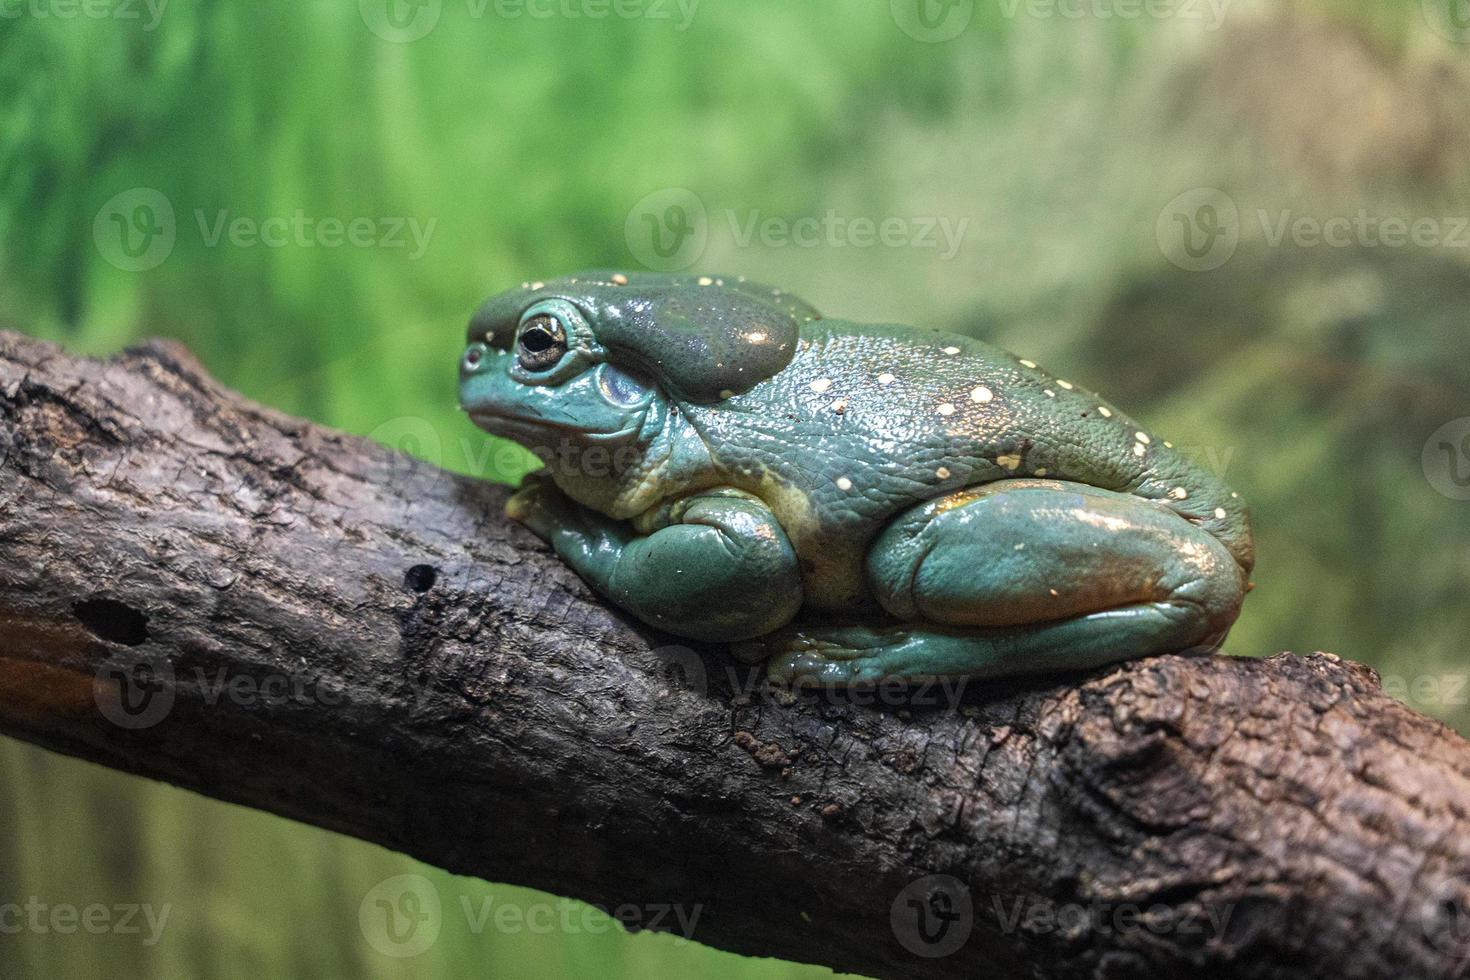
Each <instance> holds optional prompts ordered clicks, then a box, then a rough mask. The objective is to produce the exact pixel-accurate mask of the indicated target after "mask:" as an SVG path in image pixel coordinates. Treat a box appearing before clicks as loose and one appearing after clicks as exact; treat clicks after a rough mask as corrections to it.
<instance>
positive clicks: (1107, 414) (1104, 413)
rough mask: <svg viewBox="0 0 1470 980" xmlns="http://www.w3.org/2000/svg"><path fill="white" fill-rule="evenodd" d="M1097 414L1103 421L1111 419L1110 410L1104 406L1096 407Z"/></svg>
mask: <svg viewBox="0 0 1470 980" xmlns="http://www.w3.org/2000/svg"><path fill="white" fill-rule="evenodd" d="M1097 414H1099V415H1101V416H1102V417H1103V418H1105V419H1110V418H1112V417H1113V413H1112V410H1111V409H1109V408H1108V406H1106V405H1099V406H1097Z"/></svg>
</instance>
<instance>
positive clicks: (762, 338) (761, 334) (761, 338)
mask: <svg viewBox="0 0 1470 980" xmlns="http://www.w3.org/2000/svg"><path fill="white" fill-rule="evenodd" d="M745 339H746V340H748V341H750V342H751V343H752V344H764V343H765V342H766V332H765V331H764V330H756V331H753V332H751V333H748V334H746V335H745Z"/></svg>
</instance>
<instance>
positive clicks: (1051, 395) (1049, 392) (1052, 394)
mask: <svg viewBox="0 0 1470 980" xmlns="http://www.w3.org/2000/svg"><path fill="white" fill-rule="evenodd" d="M1041 393H1042V394H1043V395H1045V396H1046V397H1048V398H1055V397H1057V393H1056V392H1055V391H1052V390H1051V389H1050V388H1043V389H1041Z"/></svg>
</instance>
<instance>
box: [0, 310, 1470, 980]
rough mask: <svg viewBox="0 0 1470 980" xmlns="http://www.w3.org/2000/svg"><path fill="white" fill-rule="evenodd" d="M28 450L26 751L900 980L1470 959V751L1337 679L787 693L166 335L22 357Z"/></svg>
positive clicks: (14, 560) (9, 564)
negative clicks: (617, 607)
mask: <svg viewBox="0 0 1470 980" xmlns="http://www.w3.org/2000/svg"><path fill="white" fill-rule="evenodd" d="M0 454H3V457H4V463H3V466H0V731H3V732H4V733H6V734H9V735H12V736H15V737H18V738H22V739H26V740H28V741H31V742H35V743H37V744H40V745H43V746H47V747H49V748H51V749H54V750H57V751H60V752H66V753H69V754H72V755H76V756H80V757H82V758H86V759H91V760H94V761H96V762H100V763H102V764H105V765H108V766H113V767H116V768H119V769H124V770H127V771H130V772H135V773H141V774H144V775H147V776H151V777H154V778H158V779H164V780H167V781H169V782H172V783H176V784H178V785H180V786H185V787H189V788H191V789H195V790H197V791H199V792H202V793H206V794H208V795H210V796H214V797H218V798H221V799H225V800H231V801H235V802H238V803H243V804H246V805H249V806H254V807H260V808H263V809H266V810H270V811H273V812H275V813H280V814H284V815H286V816H288V817H292V818H295V819H298V820H303V821H306V822H308V823H312V824H316V825H319V826H323V827H328V828H331V829H334V830H338V831H341V832H343V833H347V834H351V835H354V836H356V837H361V838H364V839H367V840H372V841H376V842H379V843H381V844H384V845H386V846H388V847H391V848H395V849H398V850H401V851H405V852H407V853H409V854H412V855H415V856H416V857H419V858H422V859H423V860H425V861H428V862H431V863H433V864H436V865H440V866H442V867H445V868H448V869H450V870H453V871H457V872H462V873H465V874H472V875H478V876H481V877H485V878H489V879H493V880H496V881H505V882H513V883H517V884H523V885H529V886H533V887H535V888H539V889H543V890H545V891H548V892H553V893H556V894H559V895H568V896H574V897H576V898H580V899H584V900H587V901H589V902H594V903H597V904H600V905H602V906H605V907H607V908H609V909H612V910H614V911H615V912H616V913H618V914H619V915H620V917H623V918H625V919H627V920H629V921H630V922H631V923H632V924H634V925H638V926H642V927H652V928H674V929H688V928H690V927H691V924H692V937H693V938H694V939H696V940H698V941H700V942H704V943H707V944H709V945H711V946H716V947H719V948H722V949H728V950H734V951H736V952H739V953H744V954H749V955H761V956H777V957H781V958H784V959H790V960H799V961H804V962H811V963H821V964H826V965H829V966H832V967H834V968H836V969H840V970H847V971H853V972H856V973H862V974H867V975H872V976H882V977H926V976H977V977H1012V976H1027V975H1031V974H1033V973H1039V974H1041V975H1044V976H1048V977H1120V978H1121V977H1129V978H1136V977H1160V978H1170V980H1174V978H1179V977H1187V976H1197V977H1324V978H1328V977H1330V978H1332V980H1341V978H1354V977H1362V978H1369V977H1382V978H1389V977H1393V978H1404V977H1456V976H1465V975H1466V974H1467V969H1470V967H1467V962H1470V915H1467V912H1470V816H1467V815H1470V747H1467V745H1466V743H1465V742H1464V741H1463V740H1462V739H1461V738H1459V737H1458V736H1457V735H1455V734H1454V733H1453V732H1451V731H1449V730H1448V729H1447V728H1445V727H1444V726H1442V725H1440V724H1438V723H1436V722H1433V721H1430V720H1428V719H1426V718H1424V717H1421V716H1419V715H1417V714H1415V713H1413V712H1412V711H1410V710H1408V709H1407V708H1405V707H1404V706H1402V705H1401V704H1399V703H1397V702H1395V701H1393V700H1391V699H1390V698H1388V697H1386V696H1385V695H1384V694H1383V693H1382V692H1381V691H1380V689H1379V684H1378V680H1377V677H1376V676H1375V675H1374V674H1373V672H1372V671H1371V670H1369V669H1367V668H1364V667H1360V666H1356V665H1354V664H1350V663H1347V662H1344V661H1341V660H1339V659H1338V658H1336V657H1333V656H1329V655H1325V654H1316V655H1312V656H1306V657H1297V656H1291V655H1281V656H1277V657H1272V658H1271V659H1269V660H1253V659H1233V658H1227V657H1218V656H1213V657H1212V656H1193V657H1191V656H1165V657H1156V658H1152V659H1149V660H1145V661H1141V662H1136V663H1131V664H1126V665H1123V666H1120V667H1117V668H1113V669H1109V670H1104V671H1100V672H1095V673H1093V674H1090V675H1087V676H1083V677H1067V678H1048V679H1042V680H1035V681H1031V682H1025V683H1013V684H1008V685H995V684H987V685H974V684H972V685H968V686H967V687H965V688H963V689H956V688H954V687H937V686H935V687H926V688H919V689H916V690H900V689H897V688H880V689H877V690H872V691H861V692H851V693H848V694H835V693H834V694H826V693H815V692H804V693H800V694H792V693H790V692H787V691H783V690H779V689H768V688H767V687H766V686H765V685H764V683H763V681H762V680H761V677H760V674H759V673H758V672H755V671H752V670H751V669H749V668H744V667H739V666H737V665H736V664H735V662H734V661H732V660H730V659H729V658H728V657H727V656H726V655H725V653H724V652H723V651H721V650H719V649H697V650H691V649H689V648H687V647H685V646H682V645H679V644H678V643H677V642H676V641H672V640H670V639H668V638H666V637H661V636H659V635H656V634H655V633H653V632H652V631H650V630H647V629H645V628H643V627H641V626H639V625H637V624H635V623H632V622H630V621H629V620H628V619H626V618H625V617H623V616H621V615H619V614H618V613H616V612H614V611H612V610H610V609H609V608H608V607H607V606H605V605H604V604H602V603H601V602H599V601H598V600H597V599H596V598H595V597H594V596H593V595H592V594H591V593H590V592H589V590H588V589H587V588H586V587H585V586H584V585H583V584H582V582H581V581H580V580H579V579H578V578H577V577H576V576H575V575H573V574H572V573H571V572H569V571H568V570H567V569H566V568H565V567H564V566H563V565H562V564H561V563H560V562H558V561H557V560H556V559H555V558H554V557H553V556H552V555H551V554H550V553H549V552H548V551H547V550H546V549H545V548H544V547H543V546H542V545H541V544H540V543H539V542H537V541H536V540H535V539H534V538H533V537H532V536H531V535H529V534H527V533H525V532H524V531H522V530H521V529H519V528H518V527H516V526H514V525H512V524H510V523H508V522H507V521H506V520H505V519H504V518H503V517H502V514H501V506H502V504H503V502H504V500H505V496H506V491H505V489H504V488H502V487H499V486H494V485H490V484H487V483H484V482H479V481H475V480H471V479H467V478H462V477H458V476H454V475H451V474H448V473H445V472H442V471H438V470H436V469H434V468H432V467H429V466H426V465H419V464H414V463H411V462H409V461H408V460H406V459H405V458H404V457H401V456H397V455H395V454H394V453H392V452H390V451H388V450H386V449H384V448H382V447H380V446H378V445H376V444H373V443H370V442H368V441H366V440H363V439H360V438H355V437H352V436H348V435H344V434H341V433H337V432H332V431H329V430H326V429H323V428H320V427H317V426H315V425H312V424H309V423H307V422H303V421H300V420H297V419H292V418H288V417H285V416H283V415H280V414H278V413H276V412H273V411H270V410H268V409H265V408H261V407H259V406H257V405H254V404H251V403H249V402H247V401H245V400H243V399H242V398H240V397H239V396H237V395H235V394H232V393H231V392H229V391H227V390H224V389H223V388H221V387H220V386H219V385H217V384H216V383H215V382H213V381H212V380H210V379H209V378H208V377H207V376H206V374H205V372H204V371H203V369H202V368H201V367H200V366H199V365H198V364H197V363H195V362H194V361H193V360H192V359H191V358H190V357H189V355H188V354H187V353H186V352H185V351H183V350H182V349H180V348H179V347H177V346H174V345H170V344H166V343H154V344H150V345H148V346H145V347H142V348H139V349H136V350H131V351H128V352H125V353H124V354H122V355H120V356H118V357H116V358H114V359H112V360H107V361H97V360H89V359H85V358H78V357H72V356H69V355H67V354H66V353H64V352H63V351H61V350H59V349H57V348H56V347H54V346H51V345H49V344H45V343H41V342H38V341H35V340H30V339H27V338H24V337H21V336H18V335H15V334H4V335H0ZM1305 588H1306V586H1305V585H1304V589H1305ZM1302 601H1304V602H1309V601H1311V599H1310V596H1309V595H1306V594H1304V595H1303V596H1302ZM289 884H290V883H289V882H284V881H283V882H282V887H289ZM911 900H912V904H911ZM659 908H666V909H668V910H670V911H669V912H666V913H665V914H664V915H662V916H660V915H658V914H657V910H658V909H659ZM674 913H678V914H677V915H676V914H674ZM921 913H922V916H923V918H922V919H921ZM446 914H448V913H447V912H446ZM655 920H658V921H655ZM930 940H933V941H932V942H931V941H930ZM935 953H944V954H945V955H924V954H935Z"/></svg>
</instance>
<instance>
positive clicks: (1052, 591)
mask: <svg viewBox="0 0 1470 980" xmlns="http://www.w3.org/2000/svg"><path fill="white" fill-rule="evenodd" d="M1046 591H1048V592H1050V593H1051V594H1052V595H1059V594H1060V593H1058V592H1057V590H1056V589H1047V590H1046Z"/></svg>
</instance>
